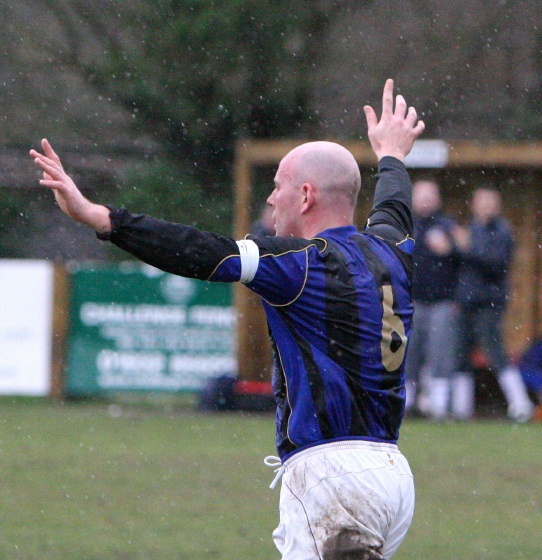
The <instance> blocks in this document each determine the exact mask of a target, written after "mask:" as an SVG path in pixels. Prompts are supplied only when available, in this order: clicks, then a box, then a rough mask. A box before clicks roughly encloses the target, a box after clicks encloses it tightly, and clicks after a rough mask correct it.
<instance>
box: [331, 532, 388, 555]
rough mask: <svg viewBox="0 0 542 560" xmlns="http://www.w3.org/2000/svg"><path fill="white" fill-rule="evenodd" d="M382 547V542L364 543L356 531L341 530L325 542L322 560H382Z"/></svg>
mask: <svg viewBox="0 0 542 560" xmlns="http://www.w3.org/2000/svg"><path fill="white" fill-rule="evenodd" d="M383 546H384V543H383V542H382V543H379V544H372V543H368V542H365V543H364V542H363V540H362V538H361V535H360V534H359V532H358V531H353V530H350V529H342V530H341V531H340V532H339V533H337V534H336V535H335V536H330V537H329V538H328V539H327V540H326V541H325V543H324V546H323V549H322V560H383V558H384V557H383V556H382V554H381V551H382V547H383Z"/></svg>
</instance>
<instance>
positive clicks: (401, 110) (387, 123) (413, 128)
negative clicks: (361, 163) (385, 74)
mask: <svg viewBox="0 0 542 560" xmlns="http://www.w3.org/2000/svg"><path fill="white" fill-rule="evenodd" d="M363 110H364V111H365V118H366V120H367V127H368V136H369V141H370V142H371V147H372V148H373V151H374V152H375V154H376V156H377V157H378V159H379V160H380V159H381V158H383V157H384V156H393V157H395V158H397V159H399V160H400V161H403V162H404V161H405V157H406V156H407V155H408V153H409V152H410V150H411V149H412V145H413V144H414V141H415V140H416V138H418V136H420V134H422V132H423V131H424V130H425V124H424V122H423V121H419V120H418V115H417V113H416V109H414V107H408V109H407V104H406V101H405V98H404V97H403V96H402V95H398V96H397V97H396V99H395V109H394V107H393V80H391V79H390V80H386V84H385V85H384V94H383V96H382V115H381V117H380V120H378V117H377V115H376V113H375V110H374V109H373V108H372V107H371V106H370V105H365V107H364V108H363Z"/></svg>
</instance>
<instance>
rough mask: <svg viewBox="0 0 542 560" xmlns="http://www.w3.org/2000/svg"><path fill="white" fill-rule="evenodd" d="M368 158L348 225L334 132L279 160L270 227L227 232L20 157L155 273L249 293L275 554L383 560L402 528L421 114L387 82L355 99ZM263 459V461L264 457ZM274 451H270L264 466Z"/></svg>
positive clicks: (63, 203)
mask: <svg viewBox="0 0 542 560" xmlns="http://www.w3.org/2000/svg"><path fill="white" fill-rule="evenodd" d="M364 110H365V115H366V118H367V124H368V132H369V139H370V142H371V146H372V148H373V150H374V152H375V154H376V156H377V158H378V160H379V163H378V173H379V174H378V182H377V186H376V190H375V195H374V206H373V209H372V211H371V213H370V216H369V221H368V226H367V229H366V230H365V231H364V232H362V233H359V232H358V231H357V230H356V228H355V227H354V226H353V219H354V208H355V204H356V197H357V194H358V191H359V189H360V184H361V181H360V174H359V169H358V166H357V164H356V161H355V159H354V157H353V156H352V154H350V153H349V152H348V151H347V150H346V149H345V148H343V147H342V146H339V145H338V144H334V143H330V142H311V143H308V144H303V145H301V146H299V147H298V148H296V149H294V150H293V151H291V152H290V153H289V154H287V155H286V157H285V158H284V159H283V160H282V161H281V162H280V165H279V168H278V170H277V173H276V176H275V186H274V189H273V192H272V193H271V195H270V196H269V198H268V204H269V205H270V206H271V207H272V208H273V220H274V223H275V231H276V236H273V237H269V236H261V237H260V236H248V237H247V238H246V239H243V240H240V241H237V242H236V241H234V240H233V239H230V238H227V237H222V236H218V235H215V234H212V233H208V232H203V231H199V230H197V229H195V228H193V227H189V226H182V225H179V224H173V223H167V222H163V221H160V220H155V219H152V218H149V217H146V216H142V215H134V214H131V213H130V212H128V210H126V209H121V210H118V209H115V208H113V207H106V206H101V205H98V204H94V203H92V202H90V201H89V200H87V199H86V198H84V197H83V196H82V194H81V193H80V191H79V190H78V189H77V187H76V186H75V184H74V183H73V181H72V180H71V179H70V178H69V176H68V175H67V174H66V173H65V171H64V170H63V168H62V165H61V163H60V160H59V158H58V156H57V155H56V154H55V152H54V151H53V149H52V148H51V146H50V144H49V143H48V142H47V141H43V143H42V147H43V150H44V154H41V153H39V152H37V151H35V150H31V152H30V155H31V156H32V157H33V158H34V160H35V163H36V164H37V165H38V167H39V168H40V169H41V170H42V171H43V173H44V177H43V179H42V180H41V184H42V185H44V186H46V187H49V188H51V189H53V192H54V193H55V196H56V199H57V201H58V203H59V205H60V208H61V209H62V210H63V211H64V212H65V213H66V214H68V215H69V216H71V217H72V218H73V219H75V220H77V221H79V222H82V223H84V224H86V225H88V226H90V227H91V228H93V229H94V230H96V232H97V233H98V237H99V238H100V239H104V240H109V241H111V242H113V243H115V244H116V245H118V246H119V247H121V248H123V249H125V250H127V251H128V252H130V253H131V254H133V255H135V256H136V257H138V258H140V259H142V260H143V261H145V262H147V263H149V264H151V265H153V266H156V267H158V268H161V269H162V270H165V271H167V272H171V273H174V274H179V275H181V276H187V277H191V278H198V279H201V280H210V281H219V282H242V283H244V284H245V285H246V286H247V287H248V288H249V289H251V290H253V291H254V292H256V293H257V294H259V295H260V296H261V298H262V303H263V305H264V308H265V312H266V315H267V320H268V323H269V330H270V333H271V338H272V344H273V349H274V358H275V372H274V377H273V386H274V391H275V396H276V401H277V417H276V418H277V424H276V429H277V438H276V444H277V450H278V454H279V458H276V459H277V461H276V463H275V465H276V466H277V467H278V469H277V476H276V477H275V481H274V482H273V485H272V486H274V484H275V483H276V482H277V480H278V479H279V478H280V476H282V477H283V479H282V489H281V497H280V523H279V526H278V527H277V529H276V530H275V532H274V533H273V537H274V540H275V544H276V545H277V548H278V549H279V551H280V552H281V554H282V558H283V559H285V560H312V559H314V560H316V559H322V558H324V559H331V558H345V559H346V558H364V559H366V560H372V559H383V558H385V559H388V558H391V557H392V555H393V554H394V552H395V551H396V550H397V548H398V547H399V544H400V543H401V541H402V540H403V538H404V536H405V534H406V532H407V529H408V527H409V525H410V522H411V518H412V514H413V508H414V485H413V480H412V474H411V472H410V469H409V466H408V463H407V461H406V459H405V457H404V456H403V455H402V454H401V453H400V452H399V449H398V447H397V439H398V437H399V427H400V424H401V420H402V417H403V413H404V406H405V383H404V368H403V362H404V356H405V349H406V344H407V339H408V336H409V333H410V325H411V317H412V304H411V300H410V284H411V273H412V259H411V256H410V254H409V253H410V251H411V249H412V244H413V243H412V239H411V237H410V236H411V233H412V215H411V198H412V194H411V183H410V179H409V176H408V174H407V172H406V170H405V167H404V164H403V162H404V159H405V156H406V155H407V154H408V153H409V151H410V149H411V147H412V144H413V142H414V140H415V139H416V138H417V137H418V136H419V135H420V134H421V133H422V131H423V128H424V125H423V123H422V122H421V121H419V122H418V119H417V115H416V111H415V110H414V108H412V107H410V108H407V105H406V102H405V100H404V98H403V97H402V96H400V95H399V96H397V97H396V99H395V103H394V97H393V81H392V80H388V81H387V82H386V84H385V86H384V94H383V106H382V115H381V117H380V119H379V118H378V117H377V115H376V113H375V111H374V110H373V109H372V107H370V106H366V107H365V108H364ZM268 463H269V461H268ZM271 464H272V463H271Z"/></svg>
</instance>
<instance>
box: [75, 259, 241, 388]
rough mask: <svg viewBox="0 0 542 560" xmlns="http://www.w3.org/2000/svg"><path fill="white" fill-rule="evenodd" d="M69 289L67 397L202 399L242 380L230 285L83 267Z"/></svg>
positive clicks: (132, 269) (120, 267)
mask: <svg viewBox="0 0 542 560" xmlns="http://www.w3.org/2000/svg"><path fill="white" fill-rule="evenodd" d="M70 282H71V289H70V297H71V303H70V323H71V324H70V331H69V338H68V360H67V372H66V384H65V389H66V393H67V394H68V395H73V396H78V395H79V396H83V395H96V394H100V393H104V392H107V391H134V390H149V391H198V390H201V389H202V388H203V387H204V386H205V384H206V383H207V380H208V379H210V378H213V377H218V376H220V375H222V374H229V375H235V374H236V372H237V362H236V358H235V339H234V337H235V312H234V309H233V307H232V303H231V301H232V295H231V285H229V284H220V283H212V282H200V281H197V280H192V279H189V278H182V277H180V276H174V275H172V274H167V273H165V272H162V271H160V270H158V269H156V268H153V267H151V266H148V265H145V264H141V263H136V262H126V263H120V264H117V265H100V264H98V265H97V264H95V263H92V264H89V265H82V264H78V265H75V266H73V267H72V269H71V271H70Z"/></svg>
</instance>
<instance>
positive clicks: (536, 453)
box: [0, 399, 542, 560]
mask: <svg viewBox="0 0 542 560" xmlns="http://www.w3.org/2000/svg"><path fill="white" fill-rule="evenodd" d="M0 402H1V404H2V416H1V421H0V459H1V460H0V469H1V471H0V474H1V485H0V511H1V514H0V515H1V516H2V527H1V529H0V558H2V559H4V558H6V559H11V558H17V559H18V558H24V559H28V560H30V559H32V560H34V559H36V560H37V559H40V560H49V559H55V560H58V559H61V560H62V559H70V560H72V559H73V560H79V559H81V560H82V559H86V560H98V559H99V560H139V559H146V560H162V559H163V560H165V559H168V560H170V559H183V560H184V559H187V560H188V559H189V560H203V559H224V560H226V559H227V560H234V559H235V560H244V559H253V560H260V559H262V560H263V559H277V558H278V555H277V553H276V551H275V549H274V545H273V543H272V541H271V536H270V535H271V531H272V529H273V528H274V526H275V524H276V522H277V515H278V514H277V506H278V489H276V490H274V491H272V490H269V488H268V485H269V483H270V481H271V479H272V476H273V473H272V470H271V469H269V468H266V467H265V466H264V465H263V463H262V459H263V457H265V456H266V455H269V454H272V453H273V452H274V449H273V441H274V437H273V419H272V416H271V415H254V414H253V415H248V414H239V413H229V414H203V413H198V412H195V411H194V410H193V408H191V407H190V406H186V404H184V405H178V404H175V403H173V404H171V403H169V404H167V405H159V406H156V405H153V406H148V405H145V406H142V405H139V404H138V405H136V404H133V403H129V404H126V403H121V404H118V403H116V404H114V405H111V404H107V403H95V404H89V403H78V404H58V403H57V404H54V403H48V402H44V401H39V400H37V401H34V400H12V399H3V400H1V401H0ZM400 444H401V448H402V450H403V452H404V453H405V454H406V455H407V457H408V458H409V461H410V464H411V467H412V470H413V472H414V475H415V479H416V485H417V509H416V515H415V520H414V523H413V526H412V528H411V531H410V533H409V535H408V537H407V539H406V541H405V543H404V545H403V547H402V548H401V550H400V551H399V553H398V554H397V555H396V557H395V558H396V559H397V560H414V559H416V560H420V559H431V560H433V559H434V560H437V559H462V560H469V559H472V560H474V559H476V560H483V559H488V560H489V559H492V560H503V559H510V558H514V559H517V558H521V559H532V560H540V559H542V511H541V510H542V424H529V425H522V426H519V425H512V424H508V423H506V422H498V421H492V422H488V421H485V422H474V423H471V424H430V423H424V422H421V421H413V420H410V421H407V422H405V424H404V428H403V433H402V438H401V442H400Z"/></svg>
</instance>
